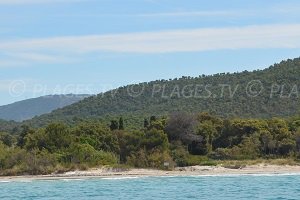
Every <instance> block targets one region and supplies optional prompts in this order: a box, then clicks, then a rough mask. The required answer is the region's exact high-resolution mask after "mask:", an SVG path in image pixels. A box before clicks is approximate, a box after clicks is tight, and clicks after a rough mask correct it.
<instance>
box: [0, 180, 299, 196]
mask: <svg viewBox="0 0 300 200" xmlns="http://www.w3.org/2000/svg"><path fill="white" fill-rule="evenodd" d="M0 199H1V200H2V199H24V200H27V199H74V200H75V199H105V200H106V199H113V200H115V199H122V200H135V199H139V200H140V199H141V200H146V199H170V200H176V199H180V200H185V199H222V200H227V199H228V200H238V199H300V175H272V176H271V175H257V176H254V175H243V176H190V177H144V178H126V177H125V178H102V179H101V178H98V179H96V178H95V179H82V180H80V179H76V180H49V181H48V180H47V181H45V180H43V181H31V182H3V181H2V182H1V181H0Z"/></svg>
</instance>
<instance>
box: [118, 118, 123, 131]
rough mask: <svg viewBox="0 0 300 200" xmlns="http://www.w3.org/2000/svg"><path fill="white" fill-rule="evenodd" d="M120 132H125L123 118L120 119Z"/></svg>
mask: <svg viewBox="0 0 300 200" xmlns="http://www.w3.org/2000/svg"><path fill="white" fill-rule="evenodd" d="M119 130H124V121H123V118H122V117H120V119H119Z"/></svg>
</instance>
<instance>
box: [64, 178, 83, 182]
mask: <svg viewBox="0 0 300 200" xmlns="http://www.w3.org/2000/svg"><path fill="white" fill-rule="evenodd" d="M60 180H62V181H66V182H70V181H82V180H84V179H81V178H64V179H60Z"/></svg>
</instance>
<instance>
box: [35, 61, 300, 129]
mask: <svg viewBox="0 0 300 200" xmlns="http://www.w3.org/2000/svg"><path fill="white" fill-rule="evenodd" d="M199 74H201V71H199ZM299 90H300V58H296V59H293V60H286V61H282V62H281V63H279V64H274V65H273V66H271V67H269V68H267V69H265V70H257V71H253V72H248V71H244V72H240V73H221V74H215V75H210V76H205V75H200V76H199V77H195V78H193V77H182V78H179V79H173V80H158V81H153V82H149V83H140V84H137V85H128V86H126V87H121V88H118V89H116V90H112V91H109V92H106V93H104V94H99V95H97V96H92V97H89V98H86V99H84V100H82V101H80V102H78V103H75V104H73V105H70V106H67V107H64V108H62V109H58V110H55V111H53V112H52V113H50V114H46V115H42V116H40V117H36V118H34V119H33V120H31V121H29V123H30V124H33V125H44V124H47V123H48V122H51V121H58V120H62V121H65V122H68V123H72V122H74V120H75V121H76V120H78V119H83V118H111V117H113V116H120V115H122V116H123V117H124V116H140V117H139V118H141V116H150V115H164V114H166V113H170V112H173V111H178V110H180V111H190V112H203V111H208V112H210V113H212V114H216V115H219V116H223V117H246V118H269V117H275V116H291V115H295V114H296V113H297V112H298V111H299V102H300V101H299V100H300V97H299V96H300V95H299V93H300V91H299ZM107 116H108V117H107ZM128 118H129V117H128Z"/></svg>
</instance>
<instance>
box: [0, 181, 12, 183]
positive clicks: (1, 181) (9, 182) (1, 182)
mask: <svg viewBox="0 0 300 200" xmlns="http://www.w3.org/2000/svg"><path fill="white" fill-rule="evenodd" d="M10 182H11V181H0V183H10Z"/></svg>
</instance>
